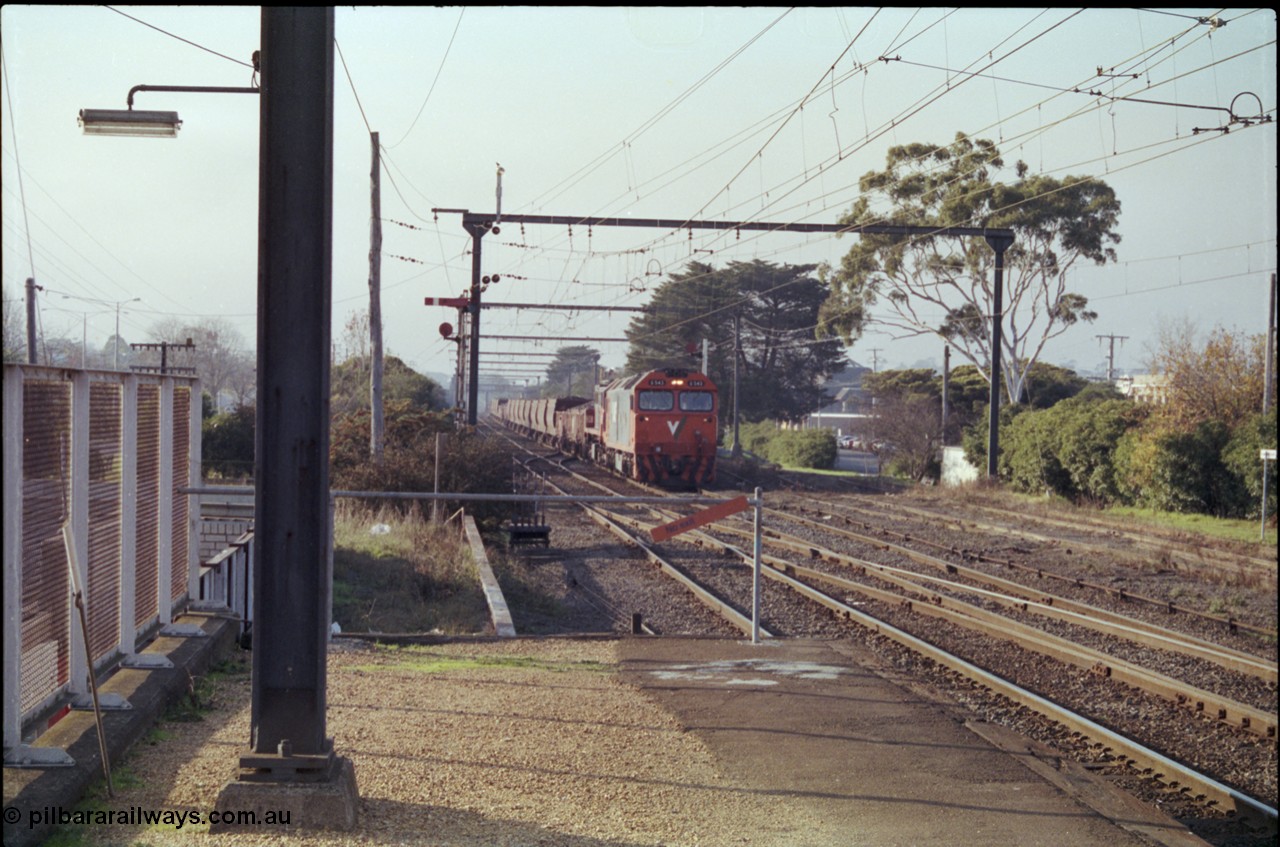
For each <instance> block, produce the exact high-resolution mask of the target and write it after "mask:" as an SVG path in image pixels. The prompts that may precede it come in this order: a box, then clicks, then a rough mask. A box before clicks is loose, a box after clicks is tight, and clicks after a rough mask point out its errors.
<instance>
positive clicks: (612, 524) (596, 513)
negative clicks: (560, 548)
mask: <svg viewBox="0 0 1280 847" xmlns="http://www.w3.org/2000/svg"><path fill="white" fill-rule="evenodd" d="M503 435H504V437H506V438H507V440H508V441H510V442H511V443H512V444H513V445H515V446H516V447H517V448H519V449H521V450H524V451H525V452H526V453H529V454H530V455H531V456H535V457H536V458H539V459H546V457H545V456H537V454H535V453H532V452H531V451H529V450H528V449H526V448H524V447H523V446H521V445H520V444H518V443H517V442H516V441H514V440H512V439H511V438H510V437H509V436H506V434H505V433H504V434H503ZM526 467H527V466H526ZM560 468H561V470H563V471H564V472H565V473H567V474H569V475H570V476H573V477H576V478H577V479H579V480H581V481H583V482H586V483H588V484H590V485H594V486H596V487H598V488H604V486H601V485H600V483H598V482H595V481H594V480H590V479H587V478H586V477H584V476H582V475H581V474H579V473H576V472H575V471H571V470H569V469H568V468H565V467H564V466H563V465H561V466H560ZM530 473H534V471H532V470H531V471H530ZM542 480H543V482H545V483H546V484H547V485H549V486H551V487H552V488H554V489H556V490H557V491H559V492H561V494H562V495H563V496H561V497H559V498H554V499H555V500H558V501H561V502H572V503H574V504H575V505H578V506H579V507H581V508H582V510H583V511H585V512H586V513H587V515H588V517H590V518H591V519H592V520H594V521H595V522H596V523H598V524H600V525H601V526H603V527H605V528H606V529H608V530H609V531H610V532H612V533H613V534H614V535H616V536H618V537H619V538H621V539H622V540H623V541H625V542H626V543H627V544H634V545H635V546H637V547H639V548H640V550H641V551H642V552H643V553H644V554H645V557H646V558H648V559H649V561H651V562H653V563H654V564H656V565H657V566H658V568H659V569H660V570H661V571H662V572H663V573H664V574H666V575H667V576H668V577H670V578H671V579H674V580H675V581H676V582H678V583H680V585H682V586H684V588H685V589H686V590H688V591H689V592H690V593H692V594H693V596H694V597H695V598H696V599H697V600H698V601H699V602H701V603H702V604H703V605H704V606H706V607H707V608H709V609H711V611H713V612H715V613H716V614H718V615H720V617H722V618H724V619H725V620H726V621H728V622H729V623H730V624H731V625H733V626H734V627H736V628H738V629H739V630H741V631H742V632H743V633H745V634H746V635H750V634H751V632H752V622H751V618H750V617H749V616H747V615H744V614H742V613H741V612H739V611H738V610H737V609H735V608H734V607H733V605H732V604H730V603H729V602H728V601H726V600H724V599H722V598H721V597H718V596H716V594H715V593H714V592H712V591H711V590H709V589H707V588H705V587H704V586H702V585H701V584H699V583H698V581H697V580H695V579H694V578H693V577H691V576H690V575H689V574H687V573H686V572H685V571H684V569H683V568H681V567H680V566H679V565H676V564H673V563H672V562H669V561H667V560H666V559H664V558H663V557H662V555H661V554H659V553H658V551H657V550H655V549H653V545H651V544H650V543H649V542H647V541H645V540H644V539H643V538H641V537H639V536H636V535H632V534H631V533H630V532H628V531H627V529H626V528H625V527H623V526H622V525H621V524H620V523H619V522H618V521H617V520H615V519H614V518H612V517H610V516H609V515H606V514H605V513H604V512H603V511H602V510H600V509H597V508H595V507H594V506H593V505H589V504H592V503H610V504H612V505H622V502H621V501H623V500H628V501H630V502H632V503H635V502H637V500H639V501H642V502H643V501H655V500H661V499H662V498H660V497H645V498H630V497H618V496H616V495H615V496H613V497H579V496H574V495H569V494H567V493H566V492H565V489H564V488H562V487H560V486H559V485H556V484H555V483H554V482H552V481H551V480H549V479H547V478H546V477H545V476H543V477H542ZM606 490H608V489H606ZM543 499H546V498H543ZM715 502H723V501H722V500H719V499H717V500H716V501H715ZM760 635H761V636H763V637H765V638H773V637H774V636H773V633H771V632H769V631H767V630H766V629H764V628H763V627H761V628H760Z"/></svg>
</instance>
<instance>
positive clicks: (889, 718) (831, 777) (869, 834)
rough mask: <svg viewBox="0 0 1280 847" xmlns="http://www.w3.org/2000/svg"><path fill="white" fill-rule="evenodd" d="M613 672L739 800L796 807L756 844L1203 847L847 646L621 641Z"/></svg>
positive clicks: (1076, 770) (1079, 772) (1170, 823)
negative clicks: (716, 770) (700, 746)
mask: <svg viewBox="0 0 1280 847" xmlns="http://www.w3.org/2000/svg"><path fill="white" fill-rule="evenodd" d="M620 667H621V672H622V675H623V678H624V679H625V680H626V681H627V682H629V683H630V684H631V685H634V686H636V687H638V688H639V689H640V690H641V691H643V693H644V694H645V695H647V696H648V697H650V698H652V699H653V700H654V701H656V702H657V703H658V704H660V705H661V706H662V707H664V708H665V709H667V710H669V711H670V712H671V713H673V714H674V715H675V717H676V719H677V720H678V721H679V722H680V723H681V724H682V726H683V727H684V728H685V730H686V731H688V732H692V733H696V734H697V735H698V736H699V737H700V738H701V739H702V740H703V741H704V743H705V744H706V745H707V746H708V747H709V748H710V749H711V750H712V751H713V752H714V754H715V755H716V756H717V758H718V759H719V760H720V764H721V766H722V767H724V768H725V769H726V770H727V771H728V772H729V773H730V774H731V775H732V777H731V778H732V779H734V781H735V782H738V783H739V784H740V787H741V788H742V789H744V790H748V791H750V792H754V793H756V794H758V795H760V796H762V797H773V798H777V797H784V798H787V800H788V802H789V803H794V804H798V805H799V806H802V807H803V808H804V809H805V813H803V814H801V815H799V817H798V819H799V820H803V821H805V824H804V827H803V831H796V832H792V833H784V832H771V833H761V838H760V839H759V840H758V841H757V843H761V844H796V845H813V846H814V847H817V845H823V846H824V847H825V845H833V847H834V845H877V846H878V847H887V845H927V844H950V845H973V847H978V845H983V847H986V845H1007V844H1018V845H1037V844H1040V845H1054V846H1055V847H1061V846H1062V845H1095V844H1107V845H1150V844H1164V845H1204V844H1205V843H1206V842H1204V841H1203V840H1202V839H1200V838H1198V837H1196V836H1195V835H1193V834H1192V833H1191V832H1190V831H1188V830H1187V829H1186V828H1185V827H1184V826H1182V825H1181V824H1179V823H1178V822H1177V821H1175V820H1173V819H1172V818H1168V817H1165V816H1162V815H1160V814H1159V813H1158V812H1155V811H1153V810H1150V809H1149V808H1147V807H1146V806H1144V805H1142V804H1140V803H1139V802H1138V801H1137V800H1135V799H1134V798H1132V797H1131V796H1129V795H1127V794H1125V793H1124V792H1122V791H1120V790H1119V789H1118V788H1115V787H1113V786H1111V785H1110V784H1108V783H1106V782H1105V780H1103V779H1102V778H1101V777H1098V776H1095V775H1093V774H1090V773H1087V772H1085V771H1084V769H1083V768H1081V767H1079V766H1078V765H1075V764H1074V763H1070V762H1063V761H1061V760H1060V759H1058V758H1057V757H1053V756H1052V755H1051V754H1048V753H1047V751H1039V750H1037V749H1036V746H1035V745H1029V744H1028V742H1027V741H1026V739H1024V738H1023V737H1022V736H1019V735H1016V734H1015V733H1012V732H1009V731H1008V730H1002V729H1000V728H997V727H993V726H990V725H983V724H978V725H974V724H970V723H966V721H965V719H964V717H963V716H961V715H959V714H957V713H955V711H954V707H950V706H948V705H946V704H944V703H940V702H937V701H933V700H931V699H929V698H928V696H927V695H924V694H920V693H917V692H915V691H913V690H911V689H910V688H909V687H907V686H906V685H905V684H900V683H899V682H897V681H895V680H893V679H892V678H891V675H890V674H887V673H884V672H876V671H872V670H869V669H868V668H869V667H874V659H871V658H870V657H869V656H867V655H865V654H864V653H863V651H862V650H861V648H859V647H857V646H854V645H851V644H849V643H848V642H837V641H816V640H785V641H765V642H762V643H761V644H755V645H753V644H751V643H750V642H749V641H737V640H725V639H703V638H669V637H665V638H660V639H629V640H625V641H623V642H621V643H620Z"/></svg>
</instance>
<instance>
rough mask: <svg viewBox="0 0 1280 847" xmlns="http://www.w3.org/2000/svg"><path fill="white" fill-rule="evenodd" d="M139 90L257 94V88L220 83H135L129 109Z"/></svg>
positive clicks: (130, 92) (129, 98) (129, 97)
mask: <svg viewBox="0 0 1280 847" xmlns="http://www.w3.org/2000/svg"><path fill="white" fill-rule="evenodd" d="M139 91H178V92H196V93H203V94H257V93H259V89H257V88H243V87H228V86H220V85H135V86H134V87H133V88H130V89H129V96H128V98H127V99H126V100H125V103H126V104H127V105H128V106H129V110H130V111H132V110H133V95H135V94H137V93H138V92H139Z"/></svg>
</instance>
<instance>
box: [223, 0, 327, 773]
mask: <svg viewBox="0 0 1280 847" xmlns="http://www.w3.org/2000/svg"><path fill="white" fill-rule="evenodd" d="M333 37H334V11H333V9H332V8H317V7H307V8H285V7H279V6H264V7H263V8H262V45H261V49H262V53H261V55H262V90H261V92H262V93H261V114H260V122H261V123H260V130H259V132H260V139H259V169H260V174H259V195H258V238H259V244H258V408H257V435H256V444H255V469H254V483H255V486H256V492H255V494H256V497H255V518H254V520H255V531H256V535H255V540H254V548H255V552H256V553H257V557H258V558H257V562H256V565H255V569H254V620H253V694H252V711H251V724H252V726H251V734H252V737H251V741H250V744H251V747H252V754H251V755H249V756H244V757H242V758H241V760H240V765H241V767H242V768H246V769H255V770H276V769H278V770H279V773H280V775H279V776H278V777H277V778H278V779H287V778H288V775H289V774H291V773H296V772H297V771H299V770H308V769H312V768H314V769H318V770H321V771H327V770H328V769H329V767H330V765H331V763H332V761H333V748H332V742H331V740H329V739H326V737H325V709H326V696H325V692H326V673H325V671H326V668H325V660H326V655H327V647H328V637H329V624H330V620H329V618H330V606H331V604H330V594H329V592H330V581H331V580H330V578H331V573H330V571H329V568H330V562H329V555H328V553H329V541H330V528H329V342H330V320H331V314H332V312H331V300H332V270H333V268H332V255H333V249H332V248H333V243H332V230H333V226H332V223H333ZM273 763H278V764H274V765H273Z"/></svg>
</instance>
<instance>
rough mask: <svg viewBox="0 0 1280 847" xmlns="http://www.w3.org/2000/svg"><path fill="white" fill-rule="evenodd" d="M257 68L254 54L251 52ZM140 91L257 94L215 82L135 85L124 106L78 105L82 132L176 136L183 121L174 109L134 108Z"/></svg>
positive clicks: (249, 89)
mask: <svg viewBox="0 0 1280 847" xmlns="http://www.w3.org/2000/svg"><path fill="white" fill-rule="evenodd" d="M254 71H255V72H256V71H257V55H256V54H255V55H254ZM139 91H179V92H184V93H190V92H195V93H204V94H257V93H258V89H257V88H254V87H250V88H237V87H226V86H216V85H135V86H134V87H133V88H131V89H129V96H128V98H126V100H125V104H126V105H127V106H128V108H127V109H81V110H80V119H79V122H80V126H81V127H82V128H83V129H84V134H85V135H106V136H117V137H128V138H177V137H178V129H179V128H180V127H181V126H182V121H181V120H180V119H179V118H178V113H177V112H154V111H143V110H141V109H134V108H133V95H135V94H137V93H138V92H139Z"/></svg>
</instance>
